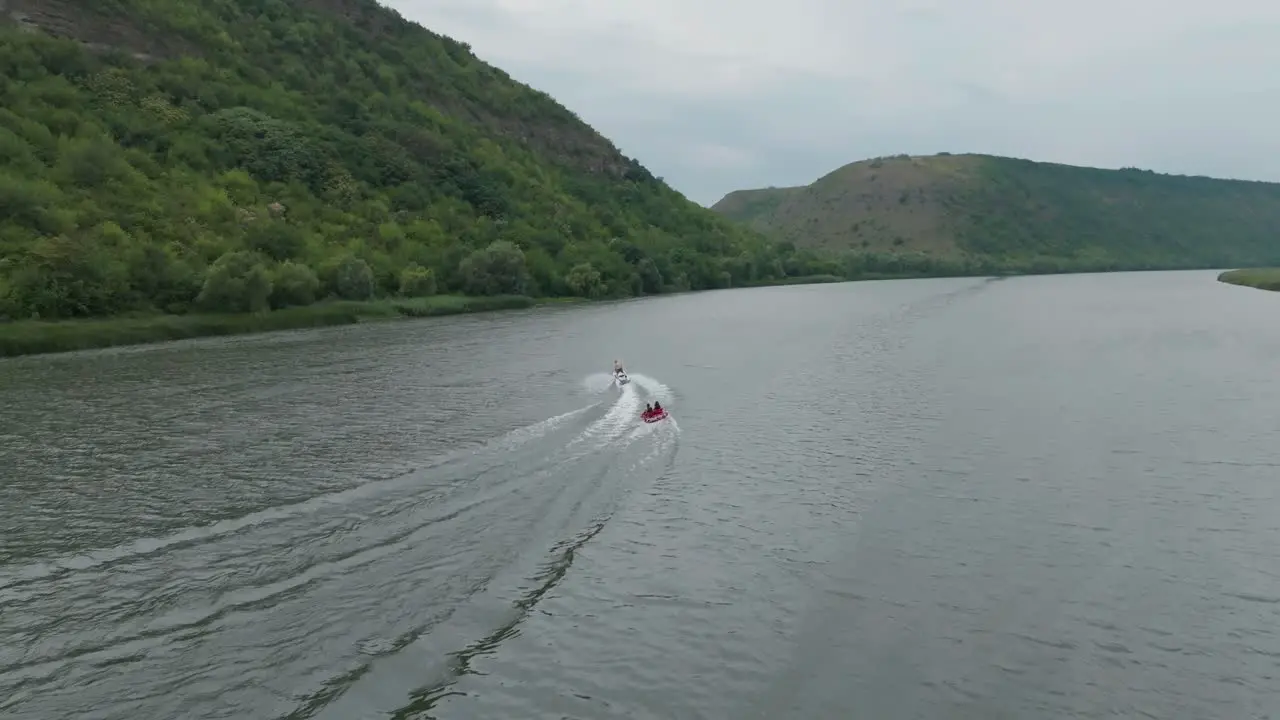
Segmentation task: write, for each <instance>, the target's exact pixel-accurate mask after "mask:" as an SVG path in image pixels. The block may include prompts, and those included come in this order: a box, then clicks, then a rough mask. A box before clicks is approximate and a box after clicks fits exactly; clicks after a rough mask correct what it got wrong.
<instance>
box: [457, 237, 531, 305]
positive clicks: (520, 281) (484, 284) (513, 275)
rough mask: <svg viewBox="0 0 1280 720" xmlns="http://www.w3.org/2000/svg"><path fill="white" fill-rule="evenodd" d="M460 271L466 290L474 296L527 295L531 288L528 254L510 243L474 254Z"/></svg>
mask: <svg viewBox="0 0 1280 720" xmlns="http://www.w3.org/2000/svg"><path fill="white" fill-rule="evenodd" d="M458 272H459V275H460V276H461V277H462V283H463V289H464V291H465V292H467V293H468V294H471V295H523V294H524V293H525V292H526V291H527V290H528V287H529V268H528V267H527V266H526V265H525V260H524V252H522V251H521V250H520V248H518V247H516V246H515V245H514V244H512V243H511V242H508V241H506V240H498V241H496V242H494V243H491V244H490V245H489V246H488V247H486V248H484V249H483V250H476V251H475V252H473V253H471V254H470V255H468V256H467V257H466V258H465V259H463V261H462V263H461V264H460V265H459V267H458Z"/></svg>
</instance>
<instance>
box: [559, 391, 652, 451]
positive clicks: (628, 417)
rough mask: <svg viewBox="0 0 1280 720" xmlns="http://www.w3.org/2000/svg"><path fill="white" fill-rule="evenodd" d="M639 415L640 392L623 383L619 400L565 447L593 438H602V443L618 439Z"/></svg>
mask: <svg viewBox="0 0 1280 720" xmlns="http://www.w3.org/2000/svg"><path fill="white" fill-rule="evenodd" d="M639 417H640V394H639V393H638V392H637V391H636V388H635V386H634V385H631V384H628V385H623V386H622V391H621V392H620V393H619V394H618V401H617V402H615V403H614V404H613V407H611V408H609V411H608V412H607V413H605V414H604V417H601V418H600V419H599V420H596V421H595V422H593V423H591V424H590V425H588V426H587V428H586V429H585V430H583V431H582V432H581V433H580V434H579V435H578V436H577V437H575V438H574V439H573V440H570V441H569V443H568V444H567V445H566V446H565V448H566V449H568V448H571V447H574V446H575V445H578V444H579V443H583V442H586V441H588V440H591V439H593V438H600V439H601V444H604V443H608V442H610V441H613V440H616V439H617V438H618V437H620V436H621V435H622V434H623V433H625V432H626V431H627V429H628V428H629V427H631V423H632V422H636V421H638V419H639Z"/></svg>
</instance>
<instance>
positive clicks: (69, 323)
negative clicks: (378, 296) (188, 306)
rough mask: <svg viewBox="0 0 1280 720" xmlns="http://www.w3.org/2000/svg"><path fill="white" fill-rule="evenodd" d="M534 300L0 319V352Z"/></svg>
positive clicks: (442, 299)
mask: <svg viewBox="0 0 1280 720" xmlns="http://www.w3.org/2000/svg"><path fill="white" fill-rule="evenodd" d="M536 304H538V301H536V300H534V299H533V298H530V297H525V296H522V295H497V296H491V297H461V296H457V295H435V296H432V297H425V298H410V299H386V300H371V301H367V302H355V301H350V300H334V301H325V302H319V303H315V304H314V305H307V306H303V307H289V308H283V309H279V310H274V311H270V312H261V313H243V314H195V313H192V314H187V315H162V314H152V315H140V316H122V317H112V318H100V319H78V320H61V321H53V322H50V321H37V320H20V321H17V322H7V323H3V324H0V357H6V356H15V355H32V354H36V353H50V352H67V351H71V350H88V349H91V348H103V347H113V346H117V345H137V344H142V343H153V342H163V341H165V340H181V339H185V338H195V337H210V336H216V335H241V334H244V333H256V332H266V331H270V330H297V329H301V328H315V327H325V326H329V325H351V324H354V323H359V322H370V321H377V320H391V319H398V318H420V317H436V316H441V315H458V314H462V313H472V312H486V311H491V310H513V309H517V308H528V307H532V306H534V305H536Z"/></svg>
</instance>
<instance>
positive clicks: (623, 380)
mask: <svg viewBox="0 0 1280 720" xmlns="http://www.w3.org/2000/svg"><path fill="white" fill-rule="evenodd" d="M613 379H614V381H615V382H617V383H618V387H622V386H623V385H626V384H627V383H629V382H631V378H629V377H627V371H626V370H618V371H617V372H615V373H614V374H613Z"/></svg>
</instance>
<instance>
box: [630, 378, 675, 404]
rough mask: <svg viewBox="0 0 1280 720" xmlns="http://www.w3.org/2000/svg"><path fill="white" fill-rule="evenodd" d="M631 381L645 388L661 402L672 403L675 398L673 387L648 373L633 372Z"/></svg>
mask: <svg viewBox="0 0 1280 720" xmlns="http://www.w3.org/2000/svg"><path fill="white" fill-rule="evenodd" d="M631 382H632V383H634V384H636V385H639V386H640V387H642V388H644V390H645V392H647V393H649V394H650V395H652V396H654V397H656V398H658V401H659V402H663V403H670V402H671V401H672V400H675V394H674V393H672V392H671V388H669V387H667V386H666V385H663V384H662V383H660V382H658V381H657V380H655V379H653V378H651V377H649V376H648V375H641V374H639V373H631Z"/></svg>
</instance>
